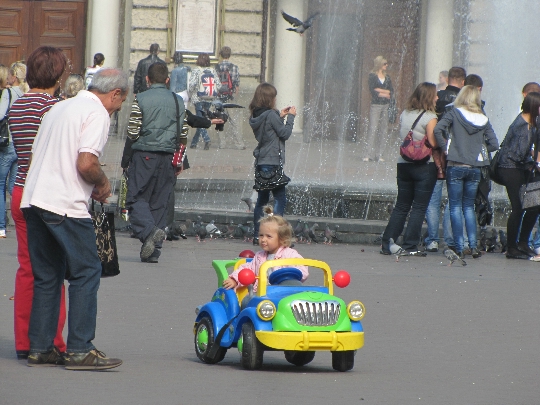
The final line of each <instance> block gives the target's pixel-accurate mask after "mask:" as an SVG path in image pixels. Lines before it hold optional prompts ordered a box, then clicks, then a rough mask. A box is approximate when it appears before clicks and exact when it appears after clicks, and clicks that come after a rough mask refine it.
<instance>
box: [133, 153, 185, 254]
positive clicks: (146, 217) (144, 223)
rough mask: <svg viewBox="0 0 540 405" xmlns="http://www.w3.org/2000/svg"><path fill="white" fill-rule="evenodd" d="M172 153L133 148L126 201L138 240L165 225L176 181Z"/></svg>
mask: <svg viewBox="0 0 540 405" xmlns="http://www.w3.org/2000/svg"><path fill="white" fill-rule="evenodd" d="M172 157H173V155H172V153H161V152H145V151H139V150H136V151H134V152H133V157H132V159H131V163H130V165H129V168H128V191H127V196H126V205H127V207H128V208H129V220H130V222H131V228H132V229H133V232H134V234H135V236H136V237H138V238H139V240H140V241H141V242H144V240H145V239H146V238H147V237H148V235H150V233H151V232H152V230H153V229H154V227H158V228H160V229H164V228H165V226H166V225H167V203H168V201H169V196H170V194H171V192H172V191H173V188H174V184H175V182H176V176H175V174H174V168H173V167H172ZM156 247H161V246H156Z"/></svg>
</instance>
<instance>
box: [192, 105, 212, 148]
mask: <svg viewBox="0 0 540 405" xmlns="http://www.w3.org/2000/svg"><path fill="white" fill-rule="evenodd" d="M209 108H210V103H207V102H206V101H201V102H200V103H195V112H196V115H197V116H198V117H204V114H203V111H208V109H209ZM201 136H202V138H203V140H204V141H205V142H210V136H209V135H208V131H206V129H204V128H197V131H195V135H193V139H192V140H191V146H196V145H197V143H199V138H200V137H201Z"/></svg>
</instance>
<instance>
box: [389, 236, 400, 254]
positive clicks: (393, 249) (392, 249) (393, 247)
mask: <svg viewBox="0 0 540 405" xmlns="http://www.w3.org/2000/svg"><path fill="white" fill-rule="evenodd" d="M388 249H390V253H392V254H393V255H399V254H401V253H402V252H403V249H402V248H401V246H399V245H398V244H396V243H395V242H394V239H392V238H390V239H388Z"/></svg>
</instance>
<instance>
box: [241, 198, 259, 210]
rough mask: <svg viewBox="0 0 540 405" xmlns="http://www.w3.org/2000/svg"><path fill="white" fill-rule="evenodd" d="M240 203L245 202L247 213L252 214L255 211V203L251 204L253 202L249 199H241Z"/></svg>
mask: <svg viewBox="0 0 540 405" xmlns="http://www.w3.org/2000/svg"><path fill="white" fill-rule="evenodd" d="M240 201H243V202H245V203H246V205H247V206H248V210H247V212H253V211H254V210H255V203H254V202H253V200H252V199H251V197H244V198H241V199H240Z"/></svg>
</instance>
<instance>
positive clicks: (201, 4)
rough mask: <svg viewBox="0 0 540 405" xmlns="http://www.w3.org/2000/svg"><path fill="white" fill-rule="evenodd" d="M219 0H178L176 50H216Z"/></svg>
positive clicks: (209, 51)
mask: <svg viewBox="0 0 540 405" xmlns="http://www.w3.org/2000/svg"><path fill="white" fill-rule="evenodd" d="M217 1H218V0H178V8H177V14H176V50H177V51H181V52H192V53H200V52H205V53H210V54H213V53H214V51H215V43H216V10H217Z"/></svg>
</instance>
